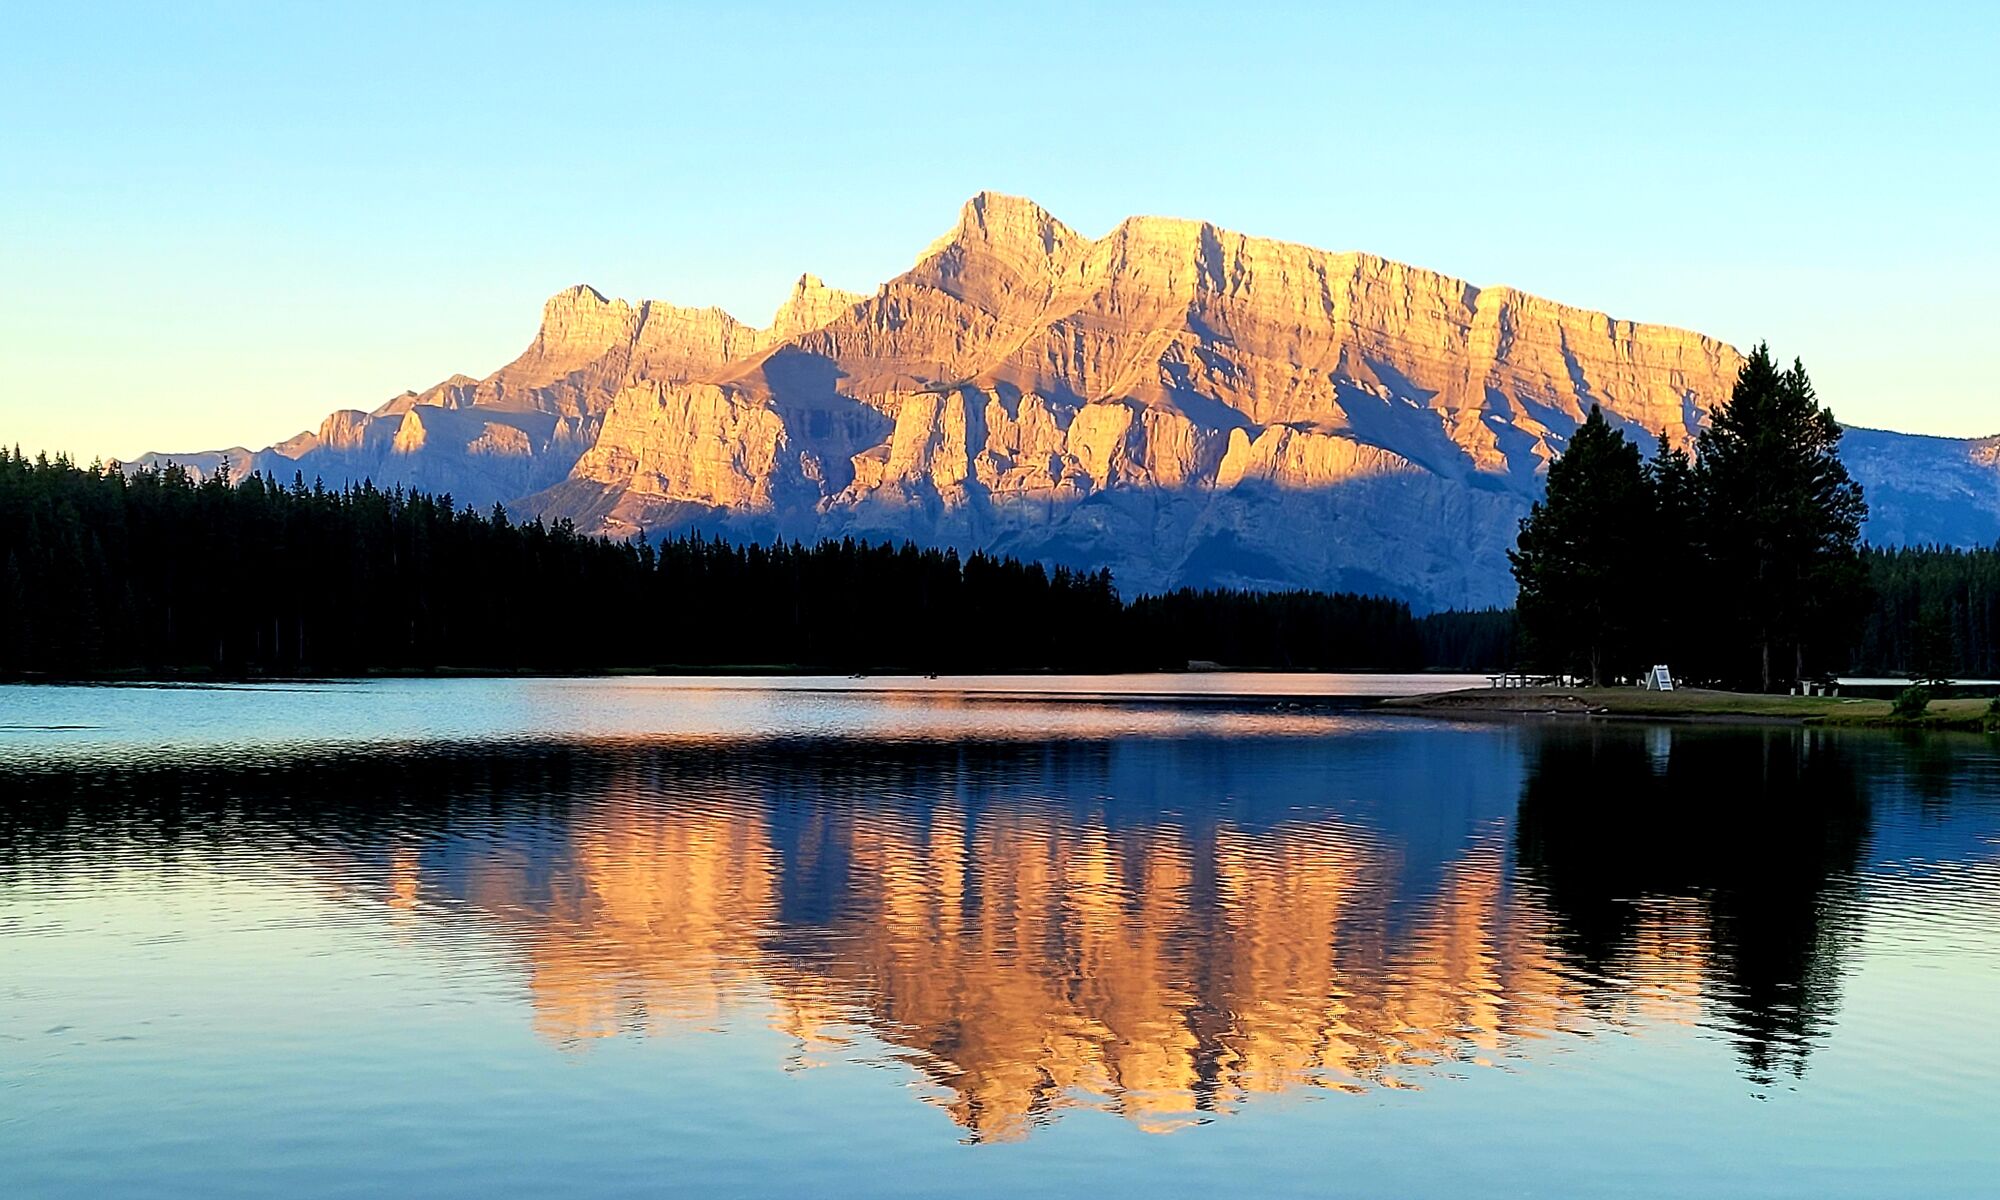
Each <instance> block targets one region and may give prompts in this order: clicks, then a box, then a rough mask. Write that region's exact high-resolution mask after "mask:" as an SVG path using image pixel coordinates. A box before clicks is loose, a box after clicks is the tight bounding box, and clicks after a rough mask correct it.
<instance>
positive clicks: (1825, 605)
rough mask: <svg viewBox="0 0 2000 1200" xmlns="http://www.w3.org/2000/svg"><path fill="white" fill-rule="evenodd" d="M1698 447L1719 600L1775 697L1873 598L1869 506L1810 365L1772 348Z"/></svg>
mask: <svg viewBox="0 0 2000 1200" xmlns="http://www.w3.org/2000/svg"><path fill="white" fill-rule="evenodd" d="M1698 445H1699V450H1700V458H1699V471H1700V475H1701V481H1702V490H1703V492H1704V494H1705V496H1706V499H1707V516H1706V528H1707V533H1708V545H1709V557H1710V560H1711V562H1712V564H1713V566H1714V569H1715V570H1716V572H1717V576H1716V577H1717V579H1718V580H1721V581H1725V582H1726V586H1728V587H1729V588H1730V589H1731V593H1732V594H1731V595H1730V596H1728V597H1727V598H1726V601H1727V602H1726V603H1724V604H1723V605H1721V606H1720V607H1721V609H1722V610H1723V611H1725V612H1728V613H1732V614H1735V617H1736V622H1737V630H1736V634H1737V641H1738V644H1739V645H1740V646H1741V647H1742V648H1743V650H1744V651H1745V652H1746V653H1745V655H1744V656H1745V657H1748V656H1749V654H1754V678H1755V679H1756V680H1757V682H1758V685H1759V687H1761V688H1762V689H1763V690H1764V691H1767V692H1768V691H1771V690H1773V688H1774V686H1775V685H1776V684H1777V683H1778V682H1780V681H1781V680H1780V676H1781V674H1789V675H1790V677H1791V678H1793V679H1800V678H1803V677H1805V675H1806V673H1807V665H1808V662H1809V660H1810V659H1812V658H1813V656H1814V655H1815V654H1827V653H1838V652H1840V651H1841V650H1843V649H1844V648H1845V647H1846V646H1847V645H1848V644H1849V643H1850V642H1851V639H1852V637H1853V635H1854V633H1855V629H1856V626H1857V623H1858V621H1859V619H1860V617H1861V615H1862V612H1863V605H1864V604H1865V601H1866V592H1867V571H1866V567H1865V565H1864V564H1863V562H1862V559H1861V553H1860V541H1861V523H1862V521H1863V520H1864V519H1865V518H1866V517H1867V515H1868V506H1867V504H1866V503H1865V502H1864V501H1863V499H1862V495H1861V485H1859V484H1857V483H1855V482H1854V481H1853V480H1852V479H1850V478H1849V477H1848V474H1847V468H1846V467H1844V466H1843V465H1841V461H1840V453H1839V450H1840V425H1839V423H1838V422H1837V421H1835V420H1834V419H1833V414H1832V413H1831V412H1829V411H1827V410H1826V409H1824V408H1822V407H1820V404H1819V398H1818V396H1817V395H1816V394H1815V393H1814V391H1813V386H1812V381H1811V380H1810V379H1808V378H1807V377H1806V370H1805V365H1804V364H1803V363H1800V362H1798V361H1797V360H1793V363H1792V366H1791V369H1790V370H1785V371H1780V370H1779V369H1778V367H1777V364H1776V363H1774V362H1773V361H1772V359H1771V352H1770V349H1769V347H1767V346H1764V345H1761V344H1760V345H1759V346H1758V347H1757V348H1756V350H1754V351H1752V352H1751V354H1750V357H1749V358H1748V359H1747V360H1745V362H1744V364H1743V369H1742V371H1741V372H1740V373H1739V374H1738V375H1737V378H1736V387H1735V389H1734V390H1733V391H1732V392H1731V394H1730V397H1729V402H1728V403H1727V404H1724V405H1722V406H1721V407H1719V408H1717V409H1716V410H1715V412H1714V414H1713V416H1712V418H1711V420H1710V425H1709V427H1708V428H1707V429H1705V430H1703V431H1702V433H1701V437H1700V439H1699V443H1698ZM1718 598H1719V599H1721V597H1718ZM1787 650H1789V651H1790V656H1789V657H1790V658H1791V662H1790V663H1789V664H1785V663H1784V662H1783V658H1784V657H1785V652H1786V651H1787ZM1740 661H1741V660H1740V659H1739V662H1740ZM1787 665H1789V667H1790V670H1789V671H1788V672H1787V671H1786V669H1785V668H1786V666H1787ZM1746 666H1747V664H1746ZM1737 670H1739V671H1742V672H1743V673H1744V674H1753V670H1750V669H1745V666H1739V667H1738V668H1737Z"/></svg>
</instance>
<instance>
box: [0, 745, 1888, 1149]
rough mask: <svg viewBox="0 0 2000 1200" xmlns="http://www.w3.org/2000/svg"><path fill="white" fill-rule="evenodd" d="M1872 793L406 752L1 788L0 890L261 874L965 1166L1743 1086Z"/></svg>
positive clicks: (1533, 758) (1750, 755)
mask: <svg viewBox="0 0 2000 1200" xmlns="http://www.w3.org/2000/svg"><path fill="white" fill-rule="evenodd" d="M1867 774H1868V772H1867V770H1866V764H1865V763H1859V762H1857V761H1855V760H1854V758H1853V756H1852V755H1851V753H1850V752H1849V750H1848V748H1847V747H1846V746H1845V745H1844V744H1843V743H1841V742H1840V741H1839V740H1837V739H1832V738H1828V737H1826V736H1824V735H1817V734H1811V733H1806V732H1799V731H1776V732H1740V731H1699V732H1674V733H1669V732H1667V731H1665V730H1662V729H1651V730H1639V729H1625V728H1607V729H1595V730H1592V729H1578V730H1550V731H1535V730H1521V731H1512V732H1506V733H1485V734H1482V735H1480V736H1477V737H1468V736H1466V735H1465V733H1464V732H1463V731H1456V730H1451V729H1446V728H1438V729H1436V730H1435V731H1429V730H1426V731H1422V732H1413V731H1412V730H1411V729H1410V728H1409V727H1407V726H1406V727H1402V728H1400V729H1398V730H1396V731H1395V732H1393V733H1386V732H1381V731H1375V732H1370V731H1369V730H1368V729H1366V728H1364V729H1361V730H1360V731H1358V732H1350V733H1346V734H1343V735H1342V736H1340V737H1337V738H1327V737H1275V736H1268V737H1254V736H1253V737H1235V738H1231V739H1226V740H1224V739H1202V738H1143V737H1139V738H1121V739H1110V740H1091V739H1087V738H1084V739H1076V740H1063V741H1049V742H1035V741H1028V740H1010V741H1004V742H990V743H982V742H972V743H945V742H927V741H909V742H865V741H852V740H821V741H812V740H798V741H789V742H787V741H765V742H755V741H743V742H722V743H709V744H702V745H685V744H674V743H670V742H658V741H647V740H631V741H607V742H578V743H571V744H564V745H551V746H534V745H523V744H519V743H514V744H506V745H469V746H462V747H456V748H454V747H429V748H425V749H421V750H417V749H411V748H407V747H405V748H401V749H396V750H393V751H379V752H378V751H368V752H354V753H344V754H337V755H331V756H328V755H314V756H312V757H310V758H305V757H301V758H297V759H286V758H284V757H282V756H281V757H278V758H277V759H275V760H273V761H270V762H266V763H262V764H247V763H215V764H209V765H204V766H199V767H185V768H183V767H175V766H171V765H165V764H162V763H158V762H155V763H150V764H147V765H146V766H145V767H144V768H143V769H123V768H119V767H115V766H109V765H98V766H88V767H84V768H81V769H68V770H61V771H53V770H52V771H47V772H28V773H24V774H22V775H20V776H18V777H17V778H16V779H14V780H13V781H12V782H13V784H14V794H15V795H16V797H17V803H16V804H15V805H14V806H12V807H11V808H9V809H8V811H7V814H6V815H5V816H4V817H0V821H4V822H5V824H4V825H0V861H14V862H22V861H29V860H31V859H43V860H47V859H51V858H53V857H56V856H57V853H52V852H58V853H59V852H60V851H61V850H63V849H66V848H67V849H74V848H75V847H79V846H106V845H114V844H115V845H123V846H128V847H130V846H140V847H143V848H145V849H146V851H147V852H158V853H161V854H168V853H183V852H193V853H199V852H202V851H203V850H204V849H227V848H229V847H232V846H233V847H237V848H241V847H243V846H250V847H254V848H256V849H257V850H258V851H259V852H261V854H262V856H263V858H264V859H265V860H267V861H279V862H289V863H290V864H292V865H290V866H289V867H287V868H286V869H287V870H290V871H293V872H295V873H296V875H297V876H298V877H299V878H300V879H301V880H302V881H305V882H308V883H311V884H314V885H317V886H321V887H324V888H326V889H329V890H330V891H331V892H332V893H333V894H335V895H337V896H339V897H342V898H345V899H347V900H351V901H352V902H356V903H362V904H366V905H381V906H386V908H387V909H389V910H391V912H392V914H394V915H395V916H396V919H398V920H402V921H406V922H408V923H409V927H410V928H411V929H412V930H413V931H414V932H416V933H418V934H420V935H421V936H424V937H427V938H431V939H435V940H437V941H439V942H441V943H444V944H447V945H449V944H453V943H455V942H466V941H469V940H471V939H474V938H475V936H476V937H477V938H490V937H491V936H493V935H495V934H498V935H499V937H500V939H501V941H502V943H503V944H504V945H505V946H506V947H508V948H509V954H510V956H511V959H512V961H513V962H515V963H516V964H517V968H516V969H517V970H518V971H519V972H520V973H521V978H522V980H523V983H524V989H525V995H526V997H527V1001H528V1004H529V1006H530V1008H531V1014H532V1015H531V1018H530V1019H531V1020H532V1022H533V1026H534V1028H535V1030H536V1031H537V1032H538V1033H539V1034H540V1035H541V1036H542V1037H543V1038H546V1039H549V1040H550V1041H552V1042H555V1043H559V1044H562V1045H564V1046H567V1047H573V1048H574V1049H575V1050H576V1052H579V1053H583V1052H587V1050H588V1047H589V1046H590V1044H591V1041H592V1039H601V1038H607V1037H619V1036H629V1035H656V1036H681V1035H687V1034H691V1033H694V1032H696V1031H700V1030H712V1029H721V1030H725V1031H726V1030H730V1029H736V1028H742V1027H744V1026H745V1025H746V1024H749V1023H758V1024H768V1025H770V1026H771V1027H773V1028H775V1029H777V1030H779V1031H781V1032H782V1033H783V1034H784V1035H785V1036H786V1038H787V1039H788V1041H789V1043H790V1045H791V1046H792V1051H791V1053H790V1056H789V1057H788V1058H787V1059H786V1060H785V1061H784V1062H782V1063H778V1064H774V1067H777V1066H784V1067H787V1068H792V1069H797V1068H803V1067H809V1066H813V1065H815V1064H820V1063H828V1062H840V1061H847V1060H849V1059H851V1058H855V1057H859V1058H863V1059H865V1058H867V1057H868V1056H870V1055H878V1056H879V1054H881V1053H882V1052H883V1050H882V1048H884V1047H886V1048H887V1052H888V1053H889V1054H890V1055H892V1056H893V1057H895V1058H898V1059H900V1060H902V1061H904V1062H906V1063H908V1064H909V1065H910V1066H911V1067H913V1068H914V1069H915V1070H916V1071H917V1072H919V1073H920V1075H921V1077H922V1078H923V1079H924V1080H925V1081H926V1082H927V1096H928V1097H929V1098H931V1099H932V1100H934V1101H935V1102H936V1103H938V1104H939V1105H941V1106H942V1107H943V1108H944V1109H945V1110H946V1111H948V1112H949V1113H950V1115H951V1118H952V1120H954V1121H955V1122H956V1123H957V1124H958V1125H959V1126H961V1127H963V1129H964V1130H965V1136H966V1137H967V1138H968V1139H969V1140H979V1141H985V1140H1003V1139H1013V1138H1020V1137H1023V1136H1025V1135H1026V1134H1027V1133H1028V1132H1029V1131H1031V1130H1032V1129H1033V1128H1034V1127H1035V1126H1037V1125H1038V1124H1042V1123H1046V1122H1048V1121H1051V1120H1054V1119H1056V1118H1057V1117H1059V1116H1060V1115H1061V1114H1062V1113H1063V1112H1064V1111H1065V1110H1069V1109H1075V1108H1079V1107H1092V1108H1099V1109H1104V1110H1109V1111H1115V1112H1117V1113H1119V1114H1122V1115H1123V1116H1125V1117H1126V1118H1128V1119H1129V1120H1130V1121H1132V1122H1134V1123H1135V1124H1136V1125H1138V1126H1139V1127H1141V1128H1144V1129H1146V1130H1152V1131H1162V1132H1164V1131H1170V1130H1173V1129H1176V1128H1180V1127H1182V1126H1185V1125H1187V1124H1189V1123H1193V1122H1200V1121H1204V1120H1208V1119H1212V1118H1213V1117H1215V1116H1217V1115H1220V1114H1226V1113H1230V1112H1232V1111H1235V1110H1237V1109H1239V1108H1241V1107H1242V1106H1244V1105H1246V1104H1248V1103H1250V1102H1251V1101H1253V1100H1254V1099H1255V1098H1256V1097H1259V1096H1266V1095H1273V1094H1280V1093H1287V1092H1292V1091H1294V1090H1297V1089H1309V1088H1319V1089H1340V1090H1347V1091H1365V1090H1368V1089H1372V1088H1378V1087H1379V1088H1404V1087H1412V1086H1449V1084H1448V1083H1447V1082H1446V1078H1447V1077H1449V1076H1451V1075H1453V1074H1456V1073H1460V1072H1463V1071H1465V1070H1468V1069H1471V1068H1473V1067H1478V1066H1491V1065H1499V1066H1508V1067H1512V1068H1514V1069H1526V1067H1527V1066H1528V1065H1529V1064H1531V1063H1539V1062H1540V1060H1542V1059H1544V1058H1546V1057H1547V1055H1548V1054H1550V1053H1554V1052H1557V1051H1560V1050H1561V1048H1562V1045H1563V1043H1564V1041H1565V1040H1566V1039H1573V1038H1576V1037H1579V1036H1600V1035H1604V1034H1609V1033H1614V1032H1621V1031H1622V1032H1630V1033H1636V1034H1640V1035H1643V1034H1644V1032H1645V1031H1646V1030H1647V1029H1648V1028H1649V1027H1654V1026H1658V1025H1661V1024H1663V1023H1674V1024H1681V1025H1697V1026H1703V1027H1706V1028H1709V1029H1712V1030H1714V1031H1716V1032H1717V1033H1718V1035H1719V1036H1725V1037H1727V1038H1729V1039H1730V1040H1731V1041H1732V1042H1733V1043H1734V1044H1735V1045H1736V1047H1737V1052H1738V1056H1739V1058H1740V1061H1741V1063H1742V1069H1743V1072H1744V1074H1745V1076H1746V1078H1747V1079H1748V1080H1749V1081H1751V1084H1750V1086H1762V1085H1765V1084H1768V1083H1769V1082H1771V1081H1772V1080H1773V1079H1776V1078H1778V1077H1780V1076H1783V1075H1796V1074H1798V1073H1800V1072H1802V1071H1804V1070H1805V1069H1806V1066H1807V1062H1808V1057H1809V1055H1810V1053H1811V1052H1812V1050H1813V1047H1814V1046H1815V1044H1816V1042H1817V1041H1818V1040H1820V1039H1822V1038H1824V1037H1826V1036H1828V1030H1829V1024H1828V1015H1829V1013H1830V1012H1831V1011H1832V1010H1833V1009H1834V1007H1835V1006H1836V1005H1837V1003H1838V1000H1839V991H1840V983H1841V971H1842V960H1843V954H1844V953H1845V952H1846V949H1847V947H1848V946H1850V945H1851V943H1852V941H1853V939H1854V937H1855V933H1854V928H1853V927H1854V925H1855V922H1856V916H1855V913H1856V903H1855V900H1854V889H1855V883H1854V878H1855V873H1856V870H1857V866H1858V863H1859V859H1860V856H1861V854H1862V852H1863V849H1864V846H1865V844H1866V842H1867V839H1868V830H1869V819H1870V818H1869V800H1868V784H1867ZM1537 1047H1540V1049H1538V1048H1537Z"/></svg>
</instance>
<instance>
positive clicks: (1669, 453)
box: [1646, 429, 1714, 680]
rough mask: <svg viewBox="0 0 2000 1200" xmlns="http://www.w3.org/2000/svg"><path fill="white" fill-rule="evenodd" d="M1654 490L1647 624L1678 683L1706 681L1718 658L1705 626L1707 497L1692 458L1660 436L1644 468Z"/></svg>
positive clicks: (1709, 579)
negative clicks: (1651, 457)
mask: <svg viewBox="0 0 2000 1200" xmlns="http://www.w3.org/2000/svg"><path fill="white" fill-rule="evenodd" d="M1646 478H1647V480H1648V481H1649V482H1650V483H1651V484H1652V487H1653V511H1654V518H1653V528H1652V537H1653V542H1652V546H1651V547H1650V554H1649V556H1648V561H1649V564H1650V568H1651V579H1650V583H1649V591H1648V599H1649V600H1650V604H1649V605H1648V613H1647V615H1648V618H1649V619H1650V620H1651V622H1652V626H1651V632H1652V634H1653V637H1652V639H1651V641H1650V642H1649V645H1651V646H1656V647H1657V652H1658V653H1659V654H1660V655H1662V656H1663V657H1661V658H1660V659H1659V661H1661V662H1665V663H1668V664H1670V665H1671V666H1672V668H1673V670H1674V673H1675V675H1676V676H1677V677H1680V678H1685V679H1696V680H1707V679H1711V678H1713V676H1714V657H1713V654H1712V653H1711V651H1710V648H1709V646H1708V644H1707V642H1708V635H1707V631H1706V629H1704V628H1703V626H1704V625H1705V624H1706V619H1705V613H1706V610H1707V609H1708V607H1709V605H1708V597H1709V596H1710V595H1711V589H1712V587H1713V586H1714V577H1713V576H1712V575H1711V573H1710V571H1709V566H1708V559H1707V555H1706V553H1705V552H1704V542H1705V541H1706V537H1705V527H1706V519H1705V514H1706V509H1707V497H1706V495H1705V494H1704V493H1703V490H1702V486H1701V477H1700V474H1699V472H1697V471H1696V469H1695V463H1694V457H1693V456H1692V455H1690V454H1689V453H1688V451H1687V449H1686V448H1685V447H1682V446H1676V445H1674V444H1673V442H1672V441H1671V440H1670V439H1669V438H1668V436H1667V431H1666V430H1664V429H1663V430H1661V431H1660V439H1659V449H1658V450H1657V451H1656V452H1655V453H1654V455H1653V459H1652V461H1651V462H1648V463H1647V464H1646Z"/></svg>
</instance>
